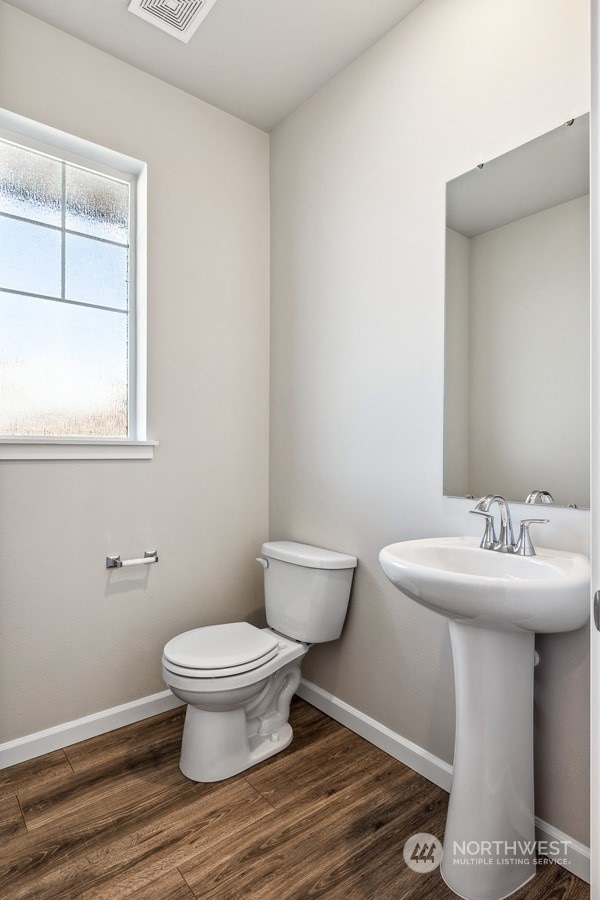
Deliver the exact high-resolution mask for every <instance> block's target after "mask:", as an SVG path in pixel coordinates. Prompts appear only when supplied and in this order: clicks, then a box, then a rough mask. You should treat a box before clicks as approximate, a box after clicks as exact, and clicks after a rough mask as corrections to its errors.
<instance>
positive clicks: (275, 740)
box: [162, 541, 357, 782]
mask: <svg viewBox="0 0 600 900" xmlns="http://www.w3.org/2000/svg"><path fill="white" fill-rule="evenodd" d="M257 562H259V563H260V564H261V565H262V566H263V569H264V580H265V610H266V618H267V622H268V625H269V627H268V628H255V627H254V625H250V624H249V623H248V622H231V623H228V624H226V625H207V626H205V627H204V628H194V629H193V630H192V631H186V632H184V633H183V634H180V635H177V637H174V638H172V640H170V641H169V642H168V643H167V644H166V645H165V648H164V651H163V658H162V667H163V669H162V671H163V679H164V681H165V684H167V685H168V687H169V688H170V689H171V691H172V692H173V693H174V694H175V696H176V697H178V698H179V699H180V700H183V701H184V702H185V703H187V704H188V707H187V712H186V717H185V725H184V729H183V739H182V744H181V758H180V761H179V767H180V769H181V771H182V772H183V774H184V775H185V776H186V777H187V778H190V779H191V780H192V781H202V782H210V781H221V780H222V779H223V778H230V777H231V776H232V775H237V774H238V772H243V771H244V770H245V769H248V768H250V767H251V766H254V765H256V763H259V762H261V761H262V760H263V759H267V757H269V756H273V755H274V754H275V753H279V751H280V750H283V749H284V748H285V747H287V746H288V744H289V743H290V741H291V740H292V729H291V727H290V724H289V722H288V718H289V713H290V702H291V700H292V697H293V695H294V693H295V691H296V688H297V687H298V684H299V683H300V664H301V663H302V660H303V658H304V656H305V655H306V653H307V652H308V650H309V649H310V647H311V645H312V644H319V643H324V642H326V641H335V640H336V639H337V638H339V636H340V634H341V631H342V626H343V624H344V619H345V617H346V610H347V608H348V600H349V599H350V588H351V586H352V576H353V574H354V569H355V567H356V564H357V560H356V557H354V556H348V555H347V554H346V553H337V552H335V551H333V550H323V549H321V548H320V547H312V546H310V545H308V544H298V543H296V542H294V541H272V542H269V543H266V544H263V545H262V548H261V556H260V557H259V558H258V560H257Z"/></svg>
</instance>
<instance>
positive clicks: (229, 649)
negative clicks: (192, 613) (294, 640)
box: [163, 622, 278, 675]
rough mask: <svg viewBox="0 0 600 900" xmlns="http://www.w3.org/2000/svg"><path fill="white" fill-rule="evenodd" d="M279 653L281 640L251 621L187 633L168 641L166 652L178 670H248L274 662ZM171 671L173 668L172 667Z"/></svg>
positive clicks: (167, 659) (213, 626)
mask: <svg viewBox="0 0 600 900" xmlns="http://www.w3.org/2000/svg"><path fill="white" fill-rule="evenodd" d="M277 650H278V641H277V638H276V637H275V636H274V635H273V634H272V633H270V632H268V631H261V629H260V628H255V627H254V625H250V624H249V623H248V622H230V623H228V624H227V625H206V626H205V627H204V628H194V629H193V630H192V631H185V632H184V633H183V634H179V635H177V637H174V638H173V639H172V640H170V641H169V642H168V644H167V645H166V646H165V649H164V651H163V656H164V660H165V662H166V663H171V664H172V665H173V666H176V667H177V668H178V669H184V670H185V669H194V670H196V671H202V670H207V671H208V670H212V671H214V670H219V671H221V670H223V669H226V670H230V671H229V672H227V671H225V672H223V674H224V675H227V674H234V672H233V671H232V670H233V669H236V670H237V671H240V667H243V668H242V669H241V670H242V671H244V670H245V669H246V667H248V668H249V669H252V668H257V667H258V666H260V665H262V664H263V663H265V662H268V661H269V660H270V659H272V658H273V657H274V656H275V655H276V653H277ZM169 668H171V666H169Z"/></svg>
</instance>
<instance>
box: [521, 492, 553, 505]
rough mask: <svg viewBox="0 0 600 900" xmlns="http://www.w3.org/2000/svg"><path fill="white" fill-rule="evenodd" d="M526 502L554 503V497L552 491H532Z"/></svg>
mask: <svg viewBox="0 0 600 900" xmlns="http://www.w3.org/2000/svg"><path fill="white" fill-rule="evenodd" d="M525 503H554V497H553V496H552V494H551V493H550V491H530V492H529V493H528V494H527V497H526V498H525Z"/></svg>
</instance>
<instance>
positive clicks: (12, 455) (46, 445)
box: [0, 437, 158, 460]
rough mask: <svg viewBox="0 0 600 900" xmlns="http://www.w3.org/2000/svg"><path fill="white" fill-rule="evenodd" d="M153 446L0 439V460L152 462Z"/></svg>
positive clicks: (84, 440) (100, 441)
mask: <svg viewBox="0 0 600 900" xmlns="http://www.w3.org/2000/svg"><path fill="white" fill-rule="evenodd" d="M157 443H158V441H128V440H117V439H115V440H111V439H109V438H106V439H104V440H103V439H102V438H46V437H43V438H20V437H15V438H0V460H10V459H16V460H19V459H34V460H35V459H152V458H153V456H154V448H155V447H156V445H157Z"/></svg>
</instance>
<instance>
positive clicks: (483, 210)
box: [444, 115, 590, 508]
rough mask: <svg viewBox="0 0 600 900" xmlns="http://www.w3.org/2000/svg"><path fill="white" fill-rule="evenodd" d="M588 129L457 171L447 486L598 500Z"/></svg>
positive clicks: (574, 124) (449, 261)
mask: <svg viewBox="0 0 600 900" xmlns="http://www.w3.org/2000/svg"><path fill="white" fill-rule="evenodd" d="M588 133H589V117H588V116H587V115H586V116H581V117H580V118H578V119H574V120H571V122H568V123H566V124H565V125H562V126H560V127H559V128H556V129H554V131H550V132H549V133H548V134H544V135H542V136H541V137H539V138H536V139H535V140H533V141H530V142H529V143H527V144H524V145H523V146H522V147H517V148H516V149H514V150H512V151H510V152H509V153H506V154H504V155H503V156H500V157H498V158H497V159H494V160H492V161H491V162H486V163H485V165H482V166H478V167H477V168H475V169H473V170H472V171H470V172H467V173H466V174H464V175H461V176H459V177H458V178H455V179H454V180H453V181H450V182H448V184H447V185H446V304H445V394H444V494H446V495H449V496H459V497H465V496H473V497H481V496H482V495H483V494H488V493H491V492H493V493H498V494H502V496H504V497H506V498H507V499H510V500H513V501H521V502H523V501H525V499H526V498H527V496H528V494H530V492H532V491H547V492H548V493H549V494H550V495H551V496H552V497H553V499H554V502H555V503H556V504H557V505H560V506H569V505H574V506H577V507H580V508H581V507H589V505H590V486H589V436H590V422H589V379H590V358H589V336H590V331H589V309H590V305H589V267H590V248H589V242H590V237H589V151H588ZM546 499H547V498H546Z"/></svg>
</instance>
